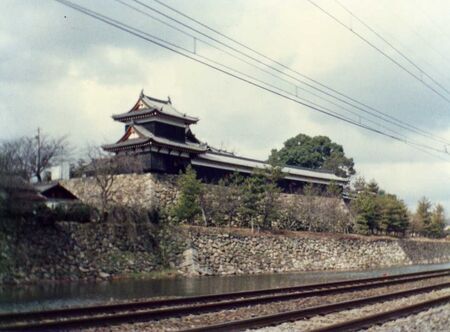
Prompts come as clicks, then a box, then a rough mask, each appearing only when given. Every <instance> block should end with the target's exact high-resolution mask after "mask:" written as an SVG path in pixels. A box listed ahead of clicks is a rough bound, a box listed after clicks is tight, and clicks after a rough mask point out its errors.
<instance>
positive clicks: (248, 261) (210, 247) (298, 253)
mask: <svg viewBox="0 0 450 332" xmlns="http://www.w3.org/2000/svg"><path fill="white" fill-rule="evenodd" d="M187 234H188V239H189V243H191V245H190V247H189V248H188V249H187V251H188V255H187V256H188V257H189V261H185V263H184V265H183V271H184V272H185V273H187V274H212V275H221V274H253V273H268V272H296V271H313V270H360V269H370V268H379V267H389V266H401V265H412V264H432V263H447V262H450V242H449V241H443V240H436V241H433V240H413V239H408V240H404V239H392V238H388V237H363V236H357V235H355V236H352V235H341V236H339V235H336V234H310V233H301V232H287V233H285V234H283V235H274V234H271V233H254V234H251V233H249V232H248V231H247V230H230V231H224V230H223V229H219V228H206V229H205V228H199V227H188V231H187Z"/></svg>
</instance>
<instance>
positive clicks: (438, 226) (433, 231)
mask: <svg viewBox="0 0 450 332" xmlns="http://www.w3.org/2000/svg"><path fill="white" fill-rule="evenodd" d="M429 236H431V237H436V238H439V237H444V236H445V211H444V207H443V206H442V205H441V204H437V205H436V206H435V208H434V210H433V212H432V215H431V224H430V227H429Z"/></svg>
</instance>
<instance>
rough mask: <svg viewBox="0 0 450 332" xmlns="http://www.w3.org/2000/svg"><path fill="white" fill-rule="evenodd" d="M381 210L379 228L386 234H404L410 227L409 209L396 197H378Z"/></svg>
mask: <svg viewBox="0 0 450 332" xmlns="http://www.w3.org/2000/svg"><path fill="white" fill-rule="evenodd" d="M377 199H378V206H379V209H380V221H379V223H378V224H379V228H380V230H382V231H383V232H386V233H401V234H404V233H405V232H406V230H407V228H408V226H409V215H408V209H407V207H406V205H405V203H404V202H403V201H401V200H399V199H398V198H397V197H396V196H395V195H391V194H387V195H382V196H381V195H380V196H378V198H377Z"/></svg>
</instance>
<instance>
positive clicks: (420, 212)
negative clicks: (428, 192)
mask: <svg viewBox="0 0 450 332" xmlns="http://www.w3.org/2000/svg"><path fill="white" fill-rule="evenodd" d="M430 209H431V203H430V201H429V200H428V198H426V197H422V199H421V200H419V202H418V203H417V209H416V214H415V222H416V223H417V225H418V227H420V228H421V229H422V230H423V234H424V235H425V236H429V235H430V225H431V211H430Z"/></svg>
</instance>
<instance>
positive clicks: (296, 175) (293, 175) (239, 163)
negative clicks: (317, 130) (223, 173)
mask: <svg viewBox="0 0 450 332" xmlns="http://www.w3.org/2000/svg"><path fill="white" fill-rule="evenodd" d="M192 164H193V165H198V166H206V167H215V168H221V169H226V170H230V171H239V172H245V173H251V172H252V171H253V169H255V168H259V169H264V168H268V167H271V166H270V165H269V164H268V163H266V162H264V161H261V160H256V159H250V158H244V157H239V156H235V155H232V154H230V153H217V152H212V151H208V152H206V153H202V154H199V155H197V156H196V157H195V158H193V159H192ZM282 172H283V173H285V174H286V176H285V177H284V178H285V179H288V180H297V181H298V180H301V181H305V182H315V183H323V184H328V183H329V182H330V181H335V182H336V183H338V184H341V185H345V184H347V183H348V179H346V178H342V177H339V176H336V175H335V174H333V173H331V172H328V171H323V170H312V169H307V168H300V167H283V168H282Z"/></svg>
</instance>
